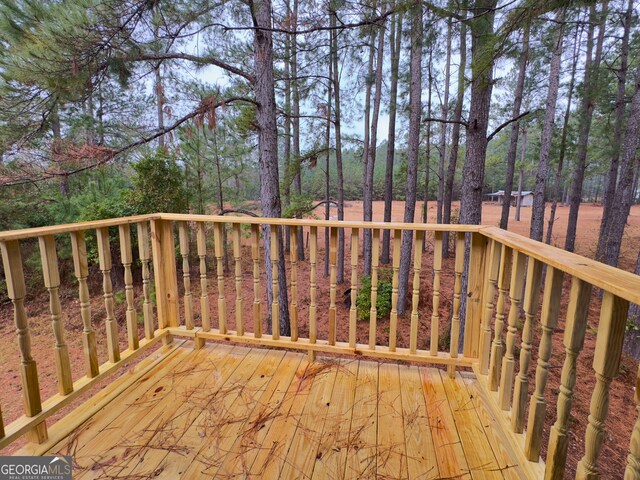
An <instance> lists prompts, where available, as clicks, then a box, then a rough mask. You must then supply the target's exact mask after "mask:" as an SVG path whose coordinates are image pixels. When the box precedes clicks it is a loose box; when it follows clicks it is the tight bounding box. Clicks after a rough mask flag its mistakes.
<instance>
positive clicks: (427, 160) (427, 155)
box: [422, 43, 433, 252]
mask: <svg viewBox="0 0 640 480" xmlns="http://www.w3.org/2000/svg"><path fill="white" fill-rule="evenodd" d="M432 65H433V43H431V45H429V65H428V66H427V72H428V73H427V75H428V81H429V89H428V90H427V92H428V93H427V118H431V84H432V82H433V75H432V70H431V66H432ZM430 167H431V121H430V120H429V121H428V122H427V134H426V138H425V148H424V203H423V205H422V223H427V221H428V220H429V177H430V176H431V175H430V173H431V172H430ZM422 251H423V252H426V251H427V242H422Z"/></svg>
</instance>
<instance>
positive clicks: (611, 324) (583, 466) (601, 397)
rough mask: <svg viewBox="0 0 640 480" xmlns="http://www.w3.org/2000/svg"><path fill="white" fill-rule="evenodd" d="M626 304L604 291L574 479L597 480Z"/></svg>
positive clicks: (619, 353) (620, 348) (621, 341)
mask: <svg viewBox="0 0 640 480" xmlns="http://www.w3.org/2000/svg"><path fill="white" fill-rule="evenodd" d="M628 311H629V302H628V301H627V300H624V299H622V298H620V297H617V296H615V295H614V294H613V293H611V292H604V293H603V296H602V306H601V307H600V321H599V322H598V335H597V339H596V351H595V355H594V357H593V369H594V370H595V372H596V386H595V389H594V390H593V394H592V395H591V404H590V406H589V424H588V425H587V432H586V435H585V453H584V456H583V457H582V459H581V460H580V461H579V462H578V469H577V471H576V479H578V480H583V479H593V480H595V479H599V478H600V471H599V469H598V457H599V456H600V451H601V450H602V442H603V441H604V435H605V432H604V426H605V422H606V421H607V415H608V413H609V388H610V387H611V381H612V380H613V377H615V376H616V374H617V373H618V370H619V368H620V358H621V356H622V344H623V343H624V334H625V331H626V326H627V313H628Z"/></svg>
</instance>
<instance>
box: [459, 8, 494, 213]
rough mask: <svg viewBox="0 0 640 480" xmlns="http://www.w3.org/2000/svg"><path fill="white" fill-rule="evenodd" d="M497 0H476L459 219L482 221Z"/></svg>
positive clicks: (472, 29) (472, 28) (472, 26)
mask: <svg viewBox="0 0 640 480" xmlns="http://www.w3.org/2000/svg"><path fill="white" fill-rule="evenodd" d="M496 5H497V0H476V1H475V2H474V6H473V8H472V14H473V17H474V18H473V20H471V21H470V22H469V25H470V28H471V76H472V80H471V103H470V106H469V121H468V127H467V152H466V158H465V162H464V168H463V170H462V196H461V201H460V223H463V224H467V225H479V224H480V221H481V219H482V189H483V187H484V166H485V161H486V157H487V128H488V125H489V108H490V106H491V91H492V86H493V63H494V57H495V55H494V54H495V48H496V45H495V43H494V42H495V38H494V35H493V21H494V17H495V8H496Z"/></svg>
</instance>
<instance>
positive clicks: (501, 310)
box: [489, 245, 513, 392]
mask: <svg viewBox="0 0 640 480" xmlns="http://www.w3.org/2000/svg"><path fill="white" fill-rule="evenodd" d="M512 254H513V250H511V248H509V247H507V246H506V245H502V254H501V257H500V273H499V274H498V302H497V303H496V323H495V325H494V335H493V342H492V344H491V360H490V361H489V390H491V391H492V392H495V391H497V390H498V386H499V385H500V371H501V369H502V351H503V345H502V329H503V328H504V317H505V307H506V303H507V302H506V299H507V294H508V289H509V279H510V276H511V259H512Z"/></svg>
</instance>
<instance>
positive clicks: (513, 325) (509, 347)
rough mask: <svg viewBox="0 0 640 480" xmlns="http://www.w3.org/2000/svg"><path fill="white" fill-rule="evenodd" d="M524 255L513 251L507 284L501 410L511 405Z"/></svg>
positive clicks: (501, 374)
mask: <svg viewBox="0 0 640 480" xmlns="http://www.w3.org/2000/svg"><path fill="white" fill-rule="evenodd" d="M525 259H526V257H525V256H524V254H523V253H522V252H519V251H517V250H515V251H514V252H513V265H512V268H511V285H510V286H509V299H510V300H511V306H510V308H509V319H508V327H507V338H506V345H505V354H504V358H503V359H502V370H501V372H500V390H499V396H498V398H499V401H498V403H499V404H500V408H501V409H502V410H509V407H511V393H512V392H513V370H514V368H515V358H514V356H513V349H514V346H515V344H516V333H517V332H518V328H517V323H518V315H519V314H520V312H519V310H520V301H521V300H522V288H523V287H524V266H525V264H524V261H525Z"/></svg>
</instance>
